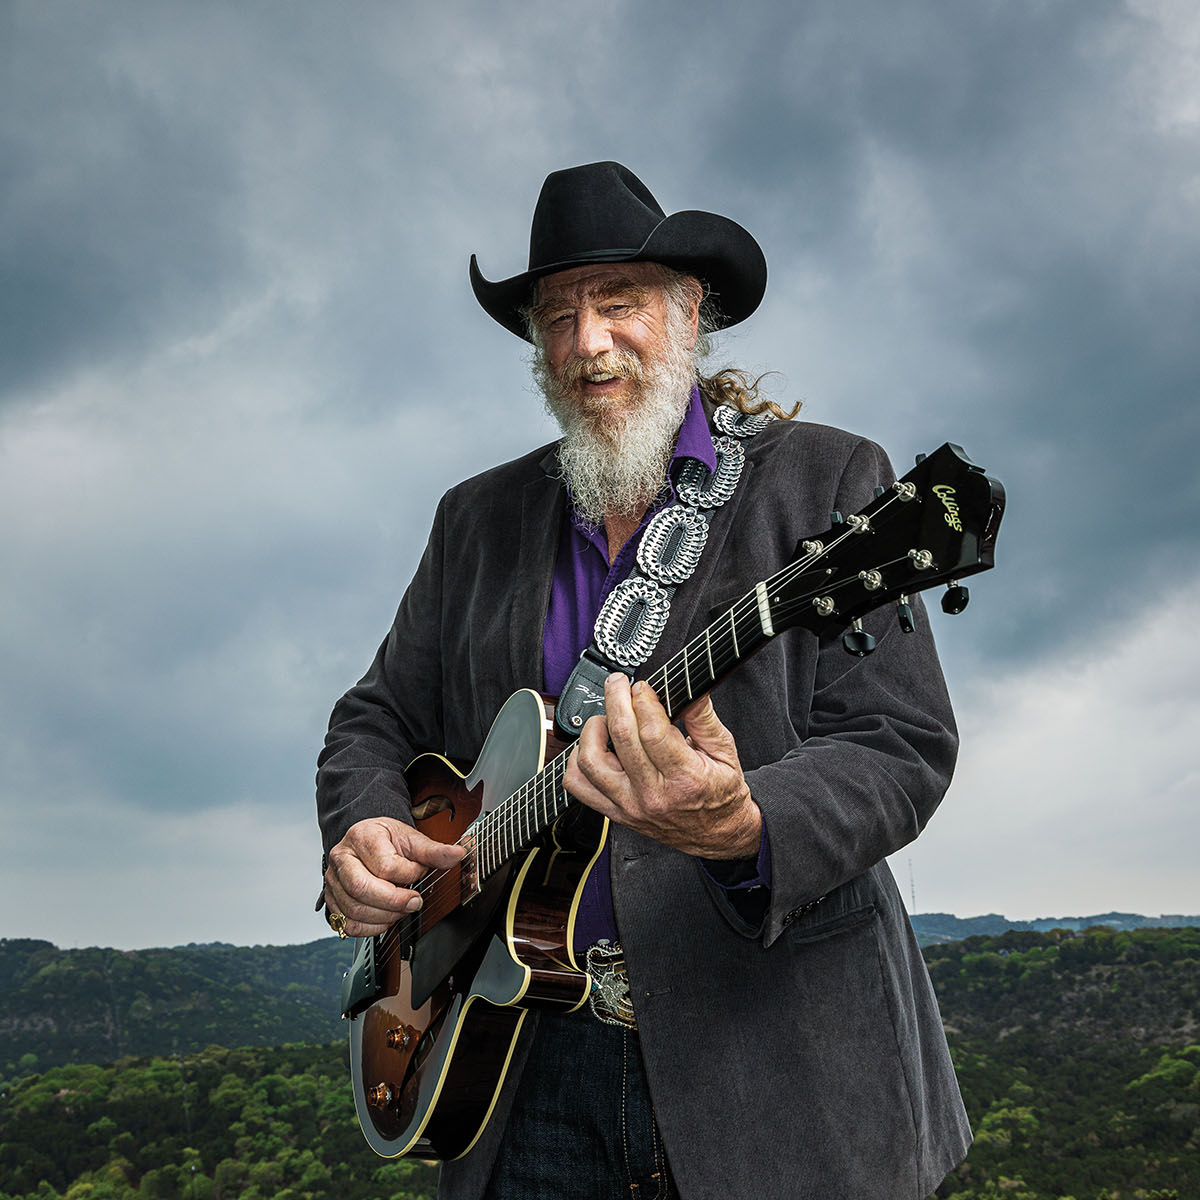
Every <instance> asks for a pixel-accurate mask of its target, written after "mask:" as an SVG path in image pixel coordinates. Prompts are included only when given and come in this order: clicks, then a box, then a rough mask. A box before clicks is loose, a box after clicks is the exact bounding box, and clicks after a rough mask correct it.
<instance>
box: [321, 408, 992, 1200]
mask: <svg viewBox="0 0 1200 1200" xmlns="http://www.w3.org/2000/svg"><path fill="white" fill-rule="evenodd" d="M745 446H746V450H747V467H746V471H745V473H744V475H743V477H742V481H741V484H740V486H739V488H738V491H737V493H736V494H735V496H734V498H733V499H732V500H730V501H729V502H728V503H727V504H726V505H725V506H724V507H722V508H721V509H719V510H718V511H717V513H716V516H715V519H714V520H713V523H712V527H711V532H710V536H709V540H708V545H707V547H706V549H705V551H704V555H703V558H702V560H701V562H700V565H699V567H698V568H697V570H696V573H695V575H694V576H693V577H692V579H691V580H689V581H688V582H687V583H686V584H684V585H683V586H682V587H681V588H680V589H679V591H678V593H677V594H676V596H675V598H674V600H673V602H672V612H671V619H670V622H669V624H668V626H667V629H666V631H665V633H664V635H663V638H662V640H661V642H660V644H659V647H658V650H657V651H656V653H655V656H654V657H653V658H652V659H651V661H650V662H649V663H648V664H646V666H645V667H644V668H643V670H642V672H641V674H642V675H648V674H649V673H650V672H651V671H652V670H653V669H655V668H656V667H657V666H659V665H660V664H661V663H662V662H663V661H665V659H666V658H668V657H669V656H670V655H671V654H673V653H675V652H676V651H677V650H679V649H680V648H681V647H682V646H683V645H684V644H685V642H686V641H687V640H688V639H689V638H690V637H692V636H694V635H695V634H696V633H697V632H699V631H700V630H701V629H703V628H704V626H705V625H707V624H708V623H709V622H710V621H711V620H712V619H713V618H714V617H716V616H717V615H719V614H720V613H721V612H722V611H724V609H726V608H727V607H729V605H730V604H732V603H733V601H734V600H736V599H737V598H738V597H740V596H741V595H743V594H744V593H745V592H746V591H747V590H748V589H749V588H750V587H751V586H752V585H753V584H754V583H755V582H756V581H758V580H759V579H762V578H764V577H766V576H767V575H769V574H771V573H772V572H774V571H776V570H778V569H779V568H780V567H781V566H783V565H785V564H786V563H787V562H788V561H789V560H790V559H791V558H792V557H793V555H794V550H795V547H796V544H797V542H798V541H799V540H800V539H801V538H802V537H805V536H809V535H811V534H813V533H815V532H819V531H820V530H822V529H825V528H826V527H827V526H828V524H829V514H830V512H831V511H832V510H834V509H839V510H841V511H842V512H846V513H849V512H854V511H856V510H857V509H859V508H861V507H863V506H864V505H865V504H867V503H868V502H869V501H870V500H871V498H872V488H873V487H874V485H875V484H877V483H883V484H886V483H888V482H890V481H891V479H892V477H893V476H892V471H891V467H890V465H889V464H888V462H887V459H886V456H885V455H884V454H883V452H882V451H881V450H880V449H879V447H877V446H875V445H874V444H873V443H871V442H868V441H865V440H863V439H861V438H858V437H855V436H854V435H852V434H849V433H845V432H843V431H841V430H836V429H832V428H829V427H826V426H820V425H813V424H808V423H805V422H775V423H773V424H772V425H771V426H770V427H769V428H768V429H767V430H766V431H765V432H764V433H762V434H760V435H759V436H758V437H756V438H753V439H751V440H750V441H748V442H746V443H745ZM554 471H555V457H554V448H553V447H544V448H542V449H541V450H537V451H535V452H533V453H531V454H529V455H526V456H525V457H524V458H521V459H518V460H516V461H514V462H511V463H507V464H505V465H504V466H501V467H497V468H495V469H494V470H492V471H488V472H486V473H485V474H483V475H480V476H477V477H476V478H474V479H470V480H468V481H467V482H465V483H463V484H460V485H459V486H458V487H456V488H454V489H452V490H451V491H450V492H449V493H448V494H447V495H446V496H445V497H444V498H443V500H442V502H441V504H440V506H439V508H438V511H437V516H436V518H435V521H434V526H433V531H432V533H431V535H430V539H429V544H428V546H427V548H426V551H425V554H424V557H423V558H422V560H421V564H420V567H419V568H418V570H417V574H416V576H415V577H414V579H413V582H412V584H411V585H410V586H409V588H408V591H407V592H406V593H405V595H404V598H403V600H402V601H401V603H400V607H399V611H398V612H397V615H396V620H395V623H394V625H393V627H392V629H391V632H390V633H389V634H388V637H387V639H386V640H385V641H384V643H383V645H382V646H381V647H380V650H379V654H378V656H377V657H376V659H375V662H374V663H373V664H372V666H371V669H370V670H369V671H368V672H367V674H366V676H365V677H364V678H363V680H362V682H361V683H359V684H358V686H357V687H355V688H353V689H351V691H350V692H348V693H347V695H346V696H345V697H343V699H342V700H341V701H340V702H339V703H338V705H337V707H336V708H335V709H334V712H333V716H332V719H331V721H330V730H329V735H328V737H327V739H326V744H325V748H324V750H323V752H322V754H321V758H320V763H319V771H318V777H317V783H318V787H317V797H318V811H319V817H320V822H321V828H322V833H323V836H324V844H325V848H326V850H328V849H329V848H330V847H331V846H333V845H334V844H336V843H337V842H338V841H339V840H340V839H341V837H342V836H343V835H344V834H345V832H346V830H347V829H348V828H349V826H350V825H351V824H353V823H354V822H355V821H358V820H360V819H362V818H364V817H368V816H377V815H389V816H394V817H398V818H401V819H408V818H409V811H408V807H407V796H406V793H405V788H404V781H403V778H402V776H401V771H402V769H403V767H404V766H406V765H407V763H408V762H409V761H410V760H411V759H412V757H413V756H414V755H415V754H416V753H417V752H418V751H420V750H424V749H438V750H441V751H443V752H445V753H446V754H448V755H449V756H451V757H457V758H461V759H465V760H467V761H471V760H472V759H473V758H474V757H475V755H476V754H477V753H478V751H479V748H480V746H481V744H482V742H483V739H484V735H485V734H486V732H487V729H488V727H489V725H490V723H491V720H492V718H493V717H494V716H495V714H496V712H497V711H498V710H499V708H500V706H501V705H502V704H503V702H504V701H505V699H507V697H508V696H509V695H510V694H511V693H512V692H513V691H515V690H516V689H517V688H519V687H529V686H532V687H539V686H540V685H541V682H542V664H541V642H542V628H543V623H544V619H545V614H546V608H547V604H548V602H549V596H550V586H551V575H552V571H553V566H554V559H555V554H556V551H557V546H558V538H559V527H560V521H561V520H562V515H563V511H564V498H563V490H562V486H561V484H560V483H559V482H558V480H557V479H556V478H555V477H554ZM914 608H915V611H916V614H917V631H916V632H915V633H912V634H907V635H906V634H904V633H902V632H900V631H899V629H898V628H897V625H896V621H895V618H894V616H893V614H892V613H891V612H890V611H884V612H877V613H875V614H872V615H871V616H870V617H868V618H867V620H866V621H865V622H864V624H865V626H866V627H867V628H868V629H870V630H871V631H872V632H873V633H874V634H875V635H876V637H877V638H878V640H879V644H878V648H877V650H876V652H875V653H874V654H872V655H870V656H869V657H867V658H863V659H858V658H854V657H852V656H850V655H848V654H846V653H845V651H844V650H843V649H842V647H841V644H840V639H831V640H829V641H825V640H819V639H818V638H817V637H815V636H814V635H812V634H810V633H808V632H807V631H802V630H792V631H790V632H788V633H785V634H783V635H781V636H780V637H777V638H776V639H775V640H774V641H772V642H771V643H769V644H768V645H767V646H766V647H765V648H764V649H763V650H762V651H760V653H759V654H758V655H756V656H755V657H754V658H752V659H750V660H749V661H748V662H747V663H745V664H743V666H742V667H741V668H740V669H739V670H738V671H737V672H736V673H735V674H734V675H732V676H731V677H730V678H728V679H727V680H726V681H725V682H723V683H722V684H720V685H719V686H718V687H717V688H716V689H715V691H714V693H713V701H714V704H715V705H716V708H717V712H718V713H719V715H720V716H721V718H722V720H723V721H724V722H725V723H726V724H727V725H728V726H729V727H730V729H731V730H732V731H733V733H734V735H735V737H736V739H737V744H738V750H739V754H740V756H741V761H742V765H743V767H744V768H745V770H746V777H747V780H748V782H749V785H750V789H751V793H752V795H753V796H754V798H755V800H756V801H757V802H758V804H759V805H760V807H761V808H762V811H763V814H764V818H765V821H766V827H767V836H768V838H769V841H770V849H771V860H772V868H773V879H772V886H771V892H770V903H769V906H768V908H767V913H766V916H765V919H764V920H763V921H762V922H761V924H759V925H757V926H754V927H752V926H750V925H748V924H747V923H746V922H745V921H744V920H743V919H742V918H741V917H740V916H739V915H738V913H737V911H735V909H734V908H733V906H732V905H731V904H730V903H729V900H728V898H727V896H726V894H725V893H724V891H723V890H722V889H721V888H720V887H718V886H717V885H716V884H714V883H713V881H712V880H711V878H710V877H709V876H708V874H707V873H706V872H705V871H703V870H702V869H701V867H700V865H699V863H698V862H696V861H695V860H693V859H690V858H688V857H687V856H686V855H683V854H681V853H679V852H677V851H674V850H671V849H669V848H667V847H666V846H663V845H661V844H659V843H657V842H654V841H652V840H650V839H647V838H645V837H642V836H640V835H639V834H636V833H633V832H632V831H630V830H628V829H624V828H621V827H614V830H613V834H612V884H613V896H614V900H615V905H616V916H617V923H618V926H619V929H620V935H621V941H622V944H623V946H624V949H625V954H626V959H627V963H628V967H629V974H630V981H631V985H632V991H633V997H634V1002H635V1007H636V1010H637V1017H638V1025H639V1030H640V1038H641V1044H642V1053H643V1056H644V1059H645V1064H646V1072H647V1076H648V1078H649V1081H650V1086H651V1090H652V1093H653V1096H654V1102H655V1110H656V1114H657V1117H658V1121H659V1125H660V1128H661V1131H662V1135H663V1139H664V1142H665V1145H666V1148H667V1153H668V1157H669V1158H670V1161H671V1166H672V1171H673V1173H674V1175H675V1177H676V1179H677V1181H678V1184H679V1187H680V1189H681V1192H682V1194H683V1195H684V1196H685V1197H687V1198H688V1200H693V1198H694V1200H703V1198H706V1197H713V1198H714V1200H716V1198H717V1197H720V1198H722V1200H727V1198H729V1197H747V1198H749V1197H755V1198H764V1200H765V1198H770V1197H778V1198H780V1200H784V1198H787V1200H795V1198H797V1197H807V1196H813V1197H820V1200H837V1198H840V1197H844V1198H845V1200H922V1198H923V1197H925V1196H928V1195H929V1193H930V1192H932V1191H933V1190H934V1188H935V1187H936V1186H937V1185H938V1183H939V1182H940V1181H941V1179H942V1178H943V1176H944V1175H945V1174H946V1172H947V1171H948V1170H950V1169H951V1168H952V1167H953V1166H954V1165H955V1164H956V1163H957V1162H959V1161H960V1160H961V1159H962V1157H963V1155H964V1154H965V1153H966V1149H967V1147H968V1145H969V1144H970V1130H969V1128H968V1126H967V1121H966V1115H965V1112H964V1110H963V1106H962V1101H961V1099H960V1097H959V1092H958V1087H957V1084H956V1081H955V1078H954V1072H953V1069H952V1067H951V1063H950V1058H949V1053H948V1050H947V1047H946V1040H945V1036H944V1034H943V1032H942V1027H941V1022H940V1019H939V1016H938V1010H937V1004H936V1001H935V999H934V996H933V992H932V989H931V986H930V983H929V977H928V974H927V973H926V970H925V966H924V963H923V962H922V959H921V956H920V953H919V951H918V948H917V945H916V941H915V939H914V937H913V934H912V930H911V928H910V926H909V923H908V919H907V917H906V915H905V912H904V907H903V904H902V902H901V900H900V897H899V895H898V892H897V889H896V886H895V883H894V881H893V879H892V876H891V873H890V872H889V870H888V868H887V865H886V863H885V862H884V861H883V860H884V858H885V856H886V855H888V854H891V853H893V852H894V851H896V850H898V849H900V848H901V847H902V846H904V845H905V844H907V843H908V842H910V841H911V840H912V839H913V838H915V837H916V836H917V834H918V833H920V831H921V829H922V828H923V827H924V825H925V822H926V821H927V820H928V819H929V817H930V816H931V815H932V813H933V811H934V809H935V808H936V807H937V805H938V803H939V802H940V800H941V798H942V795H943V793H944V791H945V789H946V786H947V785H948V783H949V781H950V776H951V773H952V770H953V765H954V759H955V754H956V750H957V735H956V733H955V729H954V721H953V717H952V714H951V711H950V703H949V699H948V697H947V694H946V689H945V684H944V682H943V679H942V674H941V669H940V667H939V665H938V661H937V655H936V652H935V650H934V647H933V641H932V637H931V635H930V632H929V626H928V620H927V618H926V617H925V615H924V610H923V608H922V607H921V606H920V605H919V604H916V605H914ZM528 1024H529V1023H528V1022H527V1025H528ZM526 1052H527V1045H526V1046H525V1047H522V1048H521V1051H520V1052H519V1053H518V1056H517V1059H516V1062H517V1066H516V1068H515V1069H514V1070H513V1071H511V1072H510V1076H509V1080H508V1082H507V1084H506V1087H505V1089H504V1093H503V1095H502V1097H501V1101H500V1103H499V1105H498V1108H497V1113H496V1116H495V1118H494V1119H493V1121H492V1123H491V1125H490V1126H489V1128H488V1130H487V1131H486V1132H485V1134H484V1136H483V1137H482V1138H481V1139H480V1142H479V1144H478V1145H477V1146H476V1148H475V1149H474V1150H473V1151H472V1152H471V1153H470V1154H469V1155H468V1156H467V1157H466V1158H465V1159H463V1160H461V1161H459V1162H457V1163H451V1164H447V1165H446V1167H445V1168H444V1171H443V1182H442V1194H443V1195H451V1196H454V1197H456V1198H458V1197H461V1198H463V1200H470V1198H473V1197H478V1196H479V1195H481V1194H482V1191H483V1188H484V1186H485V1183H486V1180H487V1176H488V1173H489V1171H490V1167H491V1162H492V1160H493V1157H494V1154H495V1149H496V1146H497V1145H498V1141H499V1138H500V1137H501V1135H502V1133H503V1123H504V1117H505V1114H506V1113H507V1110H508V1105H509V1103H510V1101H511V1095H512V1090H513V1088H514V1087H515V1084H516V1081H517V1078H518V1076H519V1068H520V1063H521V1062H523V1061H524V1053H526Z"/></svg>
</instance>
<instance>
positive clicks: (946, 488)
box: [933, 483, 963, 533]
mask: <svg viewBox="0 0 1200 1200" xmlns="http://www.w3.org/2000/svg"><path fill="white" fill-rule="evenodd" d="M933 494H934V495H935V496H936V497H937V498H938V499H939V500H940V501H941V502H942V505H943V507H944V508H945V509H946V512H945V514H944V517H945V521H946V524H947V525H949V526H950V528H951V529H953V530H954V532H955V533H962V531H963V527H962V521H961V520H960V519H959V516H958V502H957V501H956V500H955V499H954V488H952V487H951V486H950V485H949V484H948V483H938V484H935V485H934V488H933Z"/></svg>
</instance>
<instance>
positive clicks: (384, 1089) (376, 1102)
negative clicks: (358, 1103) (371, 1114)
mask: <svg viewBox="0 0 1200 1200" xmlns="http://www.w3.org/2000/svg"><path fill="white" fill-rule="evenodd" d="M367 1103H368V1104H369V1105H370V1106H371V1107H372V1108H391V1106H392V1086H391V1084H389V1083H377V1084H376V1085H375V1086H374V1087H373V1088H368V1089H367Z"/></svg>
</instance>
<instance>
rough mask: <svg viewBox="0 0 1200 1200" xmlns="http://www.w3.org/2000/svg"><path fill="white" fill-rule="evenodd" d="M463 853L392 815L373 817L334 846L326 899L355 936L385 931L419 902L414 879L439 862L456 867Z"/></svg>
mask: <svg viewBox="0 0 1200 1200" xmlns="http://www.w3.org/2000/svg"><path fill="white" fill-rule="evenodd" d="M464 853H465V851H464V849H463V847H462V846H458V845H455V844H453V843H452V844H450V845H446V844H445V843H444V842H435V841H434V840H433V838H430V837H426V836H425V834H423V833H421V832H420V831H419V830H416V829H414V828H413V827H412V826H411V825H406V824H405V823H404V822H403V821H397V820H396V819H395V818H393V817H369V818H368V819H367V820H365V821H358V822H357V823H356V824H354V825H351V826H350V828H349V829H348V830H347V831H346V836H345V837H344V838H342V840H341V841H340V842H338V844H337V845H336V846H334V847H333V849H332V850H330V851H329V866H328V867H327V868H326V869H325V903H326V905H328V907H329V911H330V912H331V913H341V914H342V915H343V916H345V918H346V933H348V934H349V935H350V936H351V937H374V936H375V935H376V934H380V933H386V932H387V930H388V929H389V928H391V926H392V925H394V924H395V923H396V921H397V920H399V918H400V917H402V916H404V915H405V914H406V913H414V912H416V911H417V909H419V908H420V907H421V896H420V893H419V892H417V891H415V890H414V889H413V885H414V884H415V883H416V882H417V880H418V879H420V878H421V876H422V875H424V874H425V872H426V871H428V870H430V869H431V868H435V867H441V868H446V867H452V866H454V865H455V864H456V863H457V862H458V860H459V859H460V858H462V856H463V854H464Z"/></svg>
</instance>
